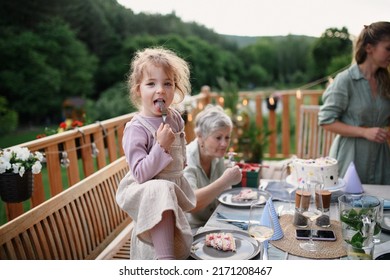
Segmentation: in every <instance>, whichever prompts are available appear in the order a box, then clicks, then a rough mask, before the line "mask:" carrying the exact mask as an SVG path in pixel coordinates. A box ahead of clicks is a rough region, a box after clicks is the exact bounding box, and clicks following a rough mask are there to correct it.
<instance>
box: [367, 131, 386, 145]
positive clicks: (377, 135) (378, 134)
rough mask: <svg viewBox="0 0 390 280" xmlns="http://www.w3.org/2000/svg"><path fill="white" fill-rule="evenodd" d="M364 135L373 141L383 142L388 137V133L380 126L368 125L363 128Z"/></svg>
mask: <svg viewBox="0 0 390 280" xmlns="http://www.w3.org/2000/svg"><path fill="white" fill-rule="evenodd" d="M364 137H365V138H366V139H367V140H370V141H373V142H377V143H385V142H386V141H387V140H388V139H389V138H390V133H389V132H388V131H387V130H386V129H383V128H380V127H370V128H366V129H365V131H364Z"/></svg>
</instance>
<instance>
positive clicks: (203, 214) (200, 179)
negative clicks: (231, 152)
mask: <svg viewBox="0 0 390 280" xmlns="http://www.w3.org/2000/svg"><path fill="white" fill-rule="evenodd" d="M186 151H187V166H186V168H185V169H184V177H185V178H186V179H187V181H188V182H189V184H190V186H191V188H192V189H193V190H194V191H195V190H197V189H200V188H203V187H205V186H207V185H209V184H210V183H212V182H214V181H215V180H217V179H218V178H219V177H221V176H222V174H223V172H224V171H225V169H226V168H225V164H224V160H225V159H224V158H217V159H214V160H213V161H212V162H211V174H210V178H209V177H208V176H207V175H206V173H205V172H204V170H203V168H202V166H201V165H200V158H199V144H198V141H197V140H196V139H195V140H194V141H192V142H191V143H189V144H188V145H187V148H186ZM218 203H219V202H218V200H217V199H215V200H214V201H213V202H212V203H211V204H209V205H208V206H207V207H206V208H204V209H202V210H200V211H197V212H195V213H187V217H188V220H189V223H190V225H191V227H192V228H195V227H199V226H203V225H204V224H205V222H207V220H208V219H209V218H210V216H211V214H212V213H213V212H214V210H215V208H216V207H217V205H218Z"/></svg>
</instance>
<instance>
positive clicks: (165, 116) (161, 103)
mask: <svg viewBox="0 0 390 280" xmlns="http://www.w3.org/2000/svg"><path fill="white" fill-rule="evenodd" d="M157 102H158V106H159V107H160V111H161V115H162V120H163V124H165V121H166V119H167V113H168V112H167V108H165V104H164V102H163V101H157Z"/></svg>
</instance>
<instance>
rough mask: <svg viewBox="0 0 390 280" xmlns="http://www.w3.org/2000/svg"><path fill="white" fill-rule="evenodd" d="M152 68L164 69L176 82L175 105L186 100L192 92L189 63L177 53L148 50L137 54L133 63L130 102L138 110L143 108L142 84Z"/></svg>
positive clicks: (129, 80) (161, 48)
mask: <svg viewBox="0 0 390 280" xmlns="http://www.w3.org/2000/svg"><path fill="white" fill-rule="evenodd" d="M150 66H155V67H162V68H163V69H164V71H165V73H166V74H167V75H168V76H169V77H170V78H172V79H173V81H174V82H175V97H174V99H173V103H172V104H173V105H177V104H179V103H181V102H182V101H183V100H184V97H185V96H186V95H188V94H189V93H190V91H191V83H190V70H189V65H188V63H187V62H186V61H185V60H184V59H182V58H180V57H179V56H178V55H177V54H176V53H174V52H173V51H171V50H168V49H165V48H163V47H155V48H146V49H143V50H139V51H137V52H136V54H135V56H134V58H133V59H132V61H131V67H130V75H129V78H128V87H129V89H130V92H129V95H130V101H131V102H132V103H133V104H134V106H135V107H136V108H138V109H139V108H140V107H141V105H142V104H141V97H140V95H139V94H138V92H139V87H140V83H141V81H142V79H143V77H144V75H145V73H147V71H149V67H150Z"/></svg>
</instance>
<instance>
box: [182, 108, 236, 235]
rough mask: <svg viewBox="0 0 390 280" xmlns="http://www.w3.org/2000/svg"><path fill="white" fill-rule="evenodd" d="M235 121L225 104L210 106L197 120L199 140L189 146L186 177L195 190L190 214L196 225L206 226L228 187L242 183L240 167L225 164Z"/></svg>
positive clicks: (190, 220)
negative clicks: (225, 108) (220, 197)
mask: <svg viewBox="0 0 390 280" xmlns="http://www.w3.org/2000/svg"><path fill="white" fill-rule="evenodd" d="M232 129H233V123H232V121H231V119H230V117H229V116H228V115H226V113H225V112H224V111H223V109H222V107H220V106H214V105H207V106H206V108H205V109H204V110H203V111H202V112H200V113H199V114H198V115H197V116H196V119H195V135H196V139H195V140H193V141H192V142H191V143H189V144H188V145H187V166H186V168H185V169H184V176H185V177H186V178H187V180H188V182H189V183H190V186H191V187H192V189H193V190H194V191H195V195H196V201H197V202H196V207H195V208H194V209H192V210H191V211H190V212H191V213H187V216H188V219H189V222H190V225H191V227H192V228H197V227H200V226H203V225H204V224H205V222H206V221H207V220H208V219H209V218H210V216H211V214H212V213H213V212H214V210H215V208H216V206H217V203H218V201H217V199H216V197H218V196H219V195H220V194H221V193H222V192H223V191H224V190H226V189H227V188H230V187H231V186H232V185H235V184H238V183H239V182H241V178H242V175H241V171H240V169H239V167H238V166H234V167H229V168H226V167H225V158H224V157H225V154H226V151H227V149H228V148H229V145H230V136H231V133H232Z"/></svg>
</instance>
